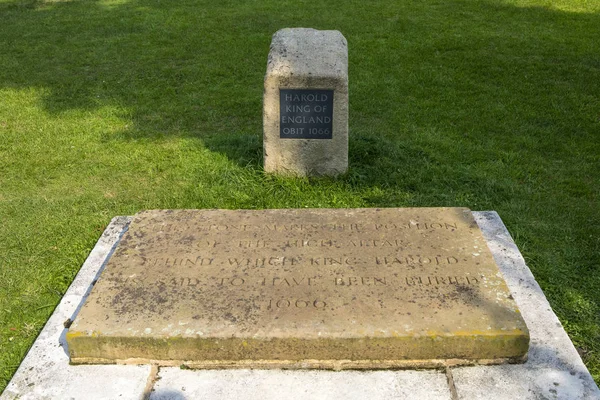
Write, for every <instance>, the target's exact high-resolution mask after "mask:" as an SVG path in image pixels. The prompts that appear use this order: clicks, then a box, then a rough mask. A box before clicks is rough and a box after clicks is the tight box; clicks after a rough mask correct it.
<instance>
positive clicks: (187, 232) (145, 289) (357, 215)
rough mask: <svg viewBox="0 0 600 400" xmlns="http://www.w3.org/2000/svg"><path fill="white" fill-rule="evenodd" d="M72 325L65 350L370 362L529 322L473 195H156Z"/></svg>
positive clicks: (497, 356)
mask: <svg viewBox="0 0 600 400" xmlns="http://www.w3.org/2000/svg"><path fill="white" fill-rule="evenodd" d="M67 341H68V344H69V346H68V347H69V353H70V357H71V361H72V362H74V363H86V362H106V363H110V362H117V361H120V362H121V361H124V360H129V361H134V362H135V361H136V360H137V361H140V362H142V361H147V360H155V361H157V362H159V363H162V364H164V365H168V364H169V363H170V364H171V365H177V362H180V361H186V362H187V361H189V362H192V364H194V363H195V364H194V365H195V366H200V367H202V366H205V367H218V366H225V367H228V366H236V363H237V365H241V366H246V367H253V366H263V367H265V366H266V367H268V366H269V365H272V366H285V365H288V366H292V367H297V368H303V367H322V368H371V367H394V366H399V365H419V366H427V365H430V366H437V365H440V363H443V362H446V363H450V364H452V363H461V362H467V363H468V362H472V361H473V360H481V361H482V362H490V361H491V362H493V361H501V360H506V359H510V360H516V359H521V358H522V357H523V356H524V355H525V354H526V353H527V348H528V342H529V336H528V330H527V327H526V326H525V323H524V322H523V319H522V318H521V316H520V313H519V310H518V309H517V306H516V304H515V302H514V301H513V299H512V297H511V295H510V293H509V291H508V288H507V286H506V284H505V282H504V280H503V278H502V276H501V274H500V272H499V270H498V267H497V266H496V264H495V262H494V260H493V258H492V256H491V253H490V251H489V249H488V248H487V245H486V241H485V240H484V238H483V237H482V234H481V231H480V230H479V227H478V226H477V224H476V223H475V221H474V219H473V216H472V214H471V212H470V211H469V210H468V209H464V208H412V209H410V208H409V209H393V208H391V209H301V210H297V209H289V210H259V211H255V210H235V211H232V210H158V211H144V212H141V213H139V214H137V215H136V216H135V217H134V219H133V222H132V223H131V225H130V227H129V230H128V232H127V233H125V235H124V236H123V238H122V239H121V242H120V243H119V245H118V246H117V248H116V250H115V252H114V254H113V255H112V257H111V259H110V260H109V262H108V264H107V265H106V268H105V270H104V272H103V274H102V276H101V277H100V279H99V280H98V282H97V283H96V285H95V287H94V288H93V290H92V292H91V294H90V296H89V297H88V299H87V301H86V303H85V304H84V306H83V308H82V310H81V311H80V313H79V315H78V316H77V318H76V319H75V322H74V323H73V325H72V326H71V328H70V330H69V332H68V334H67ZM411 363H412V364H411Z"/></svg>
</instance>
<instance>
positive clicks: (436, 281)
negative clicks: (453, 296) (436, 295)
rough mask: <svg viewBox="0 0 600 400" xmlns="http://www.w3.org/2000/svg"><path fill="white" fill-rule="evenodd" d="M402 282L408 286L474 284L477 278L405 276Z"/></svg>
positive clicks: (477, 280)
mask: <svg viewBox="0 0 600 400" xmlns="http://www.w3.org/2000/svg"><path fill="white" fill-rule="evenodd" d="M404 282H406V284H407V285H408V286H431V285H475V284H478V283H479V279H478V278H476V277H469V276H407V277H405V278H404Z"/></svg>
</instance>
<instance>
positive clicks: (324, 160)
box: [263, 28, 348, 176]
mask: <svg viewBox="0 0 600 400" xmlns="http://www.w3.org/2000/svg"><path fill="white" fill-rule="evenodd" d="M263 152H264V168H265V171H267V172H272V173H277V174H281V175H299V176H306V175H338V174H341V173H344V172H346V170H347V169H348V45H347V42H346V39H345V38H344V36H343V35H342V34H341V33H340V32H338V31H319V30H316V29H308V28H286V29H282V30H279V31H277V32H276V33H275V34H274V35H273V40H272V42H271V48H270V50H269V59H268V64H267V72H266V75H265V81H264V98H263Z"/></svg>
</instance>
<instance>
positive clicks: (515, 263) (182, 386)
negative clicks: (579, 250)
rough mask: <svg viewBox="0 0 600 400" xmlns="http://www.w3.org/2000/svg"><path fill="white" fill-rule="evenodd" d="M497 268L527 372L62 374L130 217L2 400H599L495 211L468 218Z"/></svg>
mask: <svg viewBox="0 0 600 400" xmlns="http://www.w3.org/2000/svg"><path fill="white" fill-rule="evenodd" d="M473 214H474V215H475V218H476V220H477V223H478V224H479V226H480V227H481V230H482V231H483V234H484V236H485V238H486V241H487V244H488V246H489V247H490V249H491V251H492V254H493V255H494V259H495V260H496V262H497V263H498V265H499V268H500V270H501V272H502V274H503V276H504V278H505V279H506V282H507V284H508V287H509V289H510V291H511V293H512V295H513V296H514V298H515V301H516V302H517V304H518V305H519V308H520V310H521V312H522V314H523V318H524V319H525V321H526V322H527V326H528V327H529V329H530V332H531V346H530V349H529V352H528V358H527V362H525V363H524V364H505V365H494V366H486V365H480V366H467V367H448V368H445V369H443V370H436V369H433V370H412V371H411V370H386V371H352V370H349V371H320V370H310V371H309V370H283V369H268V370H256V369H210V370H189V369H186V368H181V367H180V366H179V365H176V366H173V367H160V368H157V367H155V366H150V365H69V358H68V355H67V352H66V348H67V345H66V342H65V333H66V328H65V327H64V326H63V324H64V322H65V320H67V318H69V319H71V320H73V319H75V317H76V315H77V313H78V310H79V307H80V305H81V304H82V302H83V301H84V300H85V298H86V296H87V293H88V288H91V286H92V285H93V282H95V280H96V279H97V276H98V271H101V270H102V268H103V266H104V263H105V260H106V259H107V258H108V257H110V254H111V248H113V245H114V244H115V243H116V242H117V241H118V239H119V238H120V237H121V235H122V233H123V232H124V231H125V230H126V226H127V224H128V223H129V221H130V220H131V219H132V218H131V217H116V218H114V219H113V221H112V222H111V223H110V225H109V226H108V227H107V228H106V230H105V232H104V234H103V235H102V236H101V237H100V239H99V240H98V243H97V244H96V246H95V247H94V249H93V250H92V252H91V253H90V255H89V256H88V258H87V260H86V261H85V263H84V264H83V266H82V268H81V270H80V271H79V273H78V275H77V277H76V278H75V281H74V282H73V283H72V284H71V286H70V287H69V289H68V291H67V293H66V294H65V295H64V296H63V298H62V300H61V302H60V304H59V305H58V307H57V308H56V309H55V310H54V313H53V314H52V316H51V318H50V319H49V320H48V322H47V323H46V325H45V326H44V329H43V330H42V332H41V333H40V335H39V336H38V338H37V339H36V341H35V343H34V344H33V346H32V347H31V349H30V351H29V352H28V353H27V356H26V357H25V359H24V360H23V362H22V363H21V365H20V366H19V369H18V370H17V372H16V373H15V375H14V376H13V378H12V380H11V381H10V383H9V384H8V386H7V387H6V389H5V390H4V392H3V393H2V394H0V400H16V399H20V400H26V399H41V398H43V399H65V398H69V399H106V400H110V399H116V398H118V399H123V400H139V399H140V398H149V399H150V400H167V399H169V400H172V399H176V398H181V399H183V398H186V399H188V398H189V399H195V398H203V399H206V400H236V399H238V400H242V399H243V400H271V399H272V400H275V399H283V398H285V399H288V400H305V399H307V398H323V399H325V398H326V399H345V400H348V399H357V400H362V399H370V400H387V399H392V398H393V399H403V398H410V399H414V400H477V399H486V400H487V399H490V398H492V399H497V400H513V399H522V400H538V399H540V398H556V399H582V400H597V399H599V398H600V390H599V389H598V387H597V385H596V384H595V383H594V380H593V378H592V376H591V375H590V373H589V372H588V371H587V369H586V367H585V365H584V364H583V362H582V361H581V357H579V354H578V353H577V350H576V349H575V347H574V346H573V344H572V343H571V341H570V340H569V337H568V336H567V334H566V332H565V331H564V329H563V328H562V326H561V324H560V322H559V320H558V318H557V317H556V315H555V314H554V312H553V311H552V308H551V307H550V305H549V304H548V301H547V300H546V298H545V297H544V294H543V292H542V290H541V289H540V287H539V285H538V284H537V283H536V281H535V279H534V277H533V275H532V274H531V271H530V270H529V268H527V265H525V261H524V260H523V257H522V256H521V255H520V253H519V250H518V249H517V247H516V245H515V243H514V242H513V241H512V239H511V237H510V234H509V233H508V231H507V229H506V227H505V226H504V224H503V223H502V220H501V219H500V217H499V216H498V214H497V213H496V212H494V211H483V212H474V213H473Z"/></svg>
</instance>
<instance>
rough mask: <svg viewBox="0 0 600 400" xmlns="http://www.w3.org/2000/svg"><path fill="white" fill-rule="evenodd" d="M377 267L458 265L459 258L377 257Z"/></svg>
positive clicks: (420, 256) (422, 256)
mask: <svg viewBox="0 0 600 400" xmlns="http://www.w3.org/2000/svg"><path fill="white" fill-rule="evenodd" d="M375 263H376V264H377V265H412V264H421V265H425V264H435V265H445V264H448V265H450V264H457V263H458V258H456V257H454V256H424V255H419V254H417V255H407V256H384V257H375Z"/></svg>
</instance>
